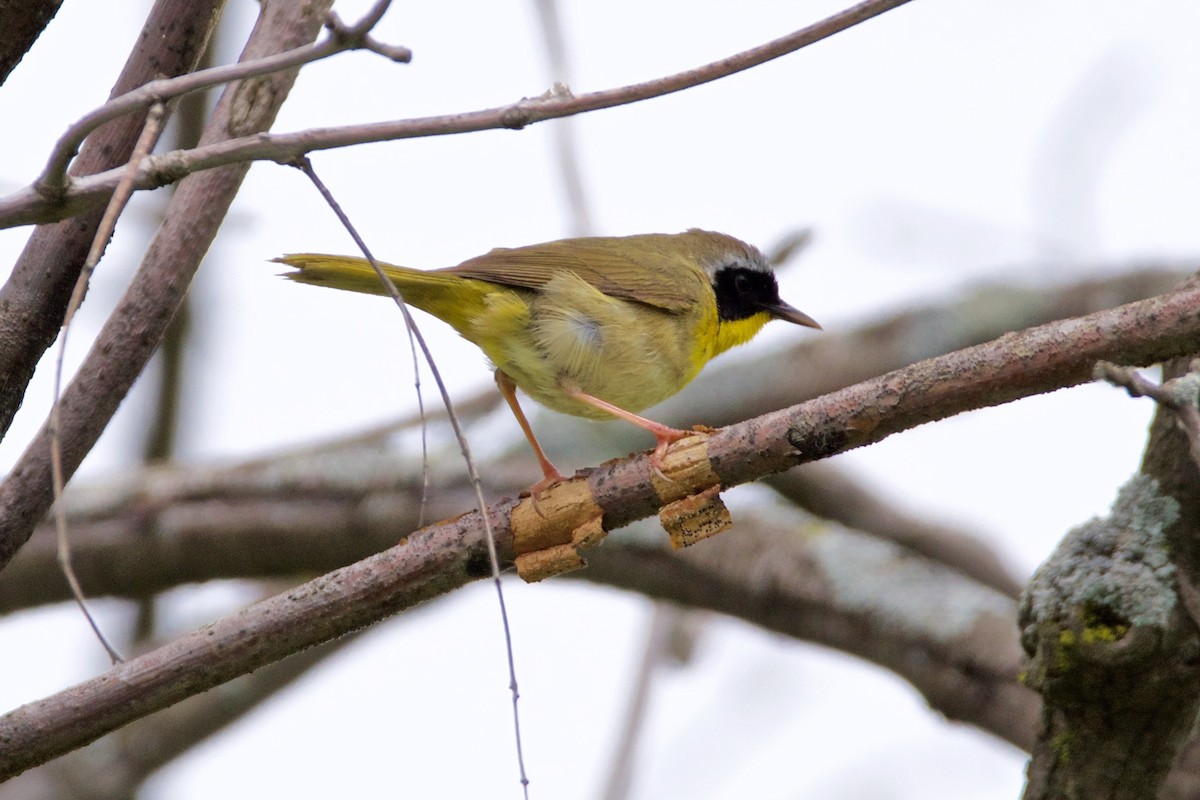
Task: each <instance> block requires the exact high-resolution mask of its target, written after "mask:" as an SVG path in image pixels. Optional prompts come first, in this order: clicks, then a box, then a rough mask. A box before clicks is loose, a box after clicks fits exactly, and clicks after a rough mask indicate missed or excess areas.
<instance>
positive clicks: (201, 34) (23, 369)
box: [0, 0, 224, 435]
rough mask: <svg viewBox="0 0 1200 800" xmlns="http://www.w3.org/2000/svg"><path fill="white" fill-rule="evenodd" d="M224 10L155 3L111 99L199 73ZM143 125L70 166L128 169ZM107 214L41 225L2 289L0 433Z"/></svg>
mask: <svg viewBox="0 0 1200 800" xmlns="http://www.w3.org/2000/svg"><path fill="white" fill-rule="evenodd" d="M223 5H224V3H223V0H155V3H154V7H153V8H152V9H151V10H150V13H149V15H147V17H146V21H145V23H144V25H143V27H142V30H141V32H140V35H139V36H138V37H137V41H138V45H137V47H135V48H134V50H133V52H132V53H131V54H130V56H129V59H128V60H127V61H126V63H125V67H124V68H123V69H122V70H121V74H120V76H119V77H118V78H117V81H116V84H115V86H114V87H113V90H112V96H114V97H116V96H119V95H121V94H124V93H125V92H128V91H130V90H132V89H135V88H136V87H138V86H140V85H141V84H143V83H145V82H146V81H149V80H153V79H155V78H157V77H161V76H163V75H167V76H170V75H178V74H180V73H184V72H188V71H190V70H192V69H194V68H195V66H196V63H197V62H198V61H199V59H200V56H201V53H202V52H203V51H204V48H205V45H206V43H207V41H208V38H209V35H210V33H211V31H212V29H213V27H214V26H215V24H216V20H217V18H218V16H219V12H220V9H221V7H222V6H223ZM167 111H168V114H169V113H170V111H171V109H170V107H168V108H167ZM144 122H145V117H144V115H142V114H137V113H134V114H129V115H127V116H125V117H122V118H121V119H119V120H114V121H113V122H110V123H109V124H107V125H105V126H104V127H103V128H101V129H100V130H98V131H96V132H95V133H93V134H92V135H91V136H89V137H88V138H87V141H85V142H84V145H83V150H82V152H81V153H80V154H79V157H78V158H76V159H75V161H74V163H72V164H71V170H70V172H71V175H72V176H73V177H78V176H80V175H91V174H94V173H97V172H101V171H103V170H107V169H112V168H114V167H120V166H121V165H123V164H126V163H128V161H129V156H130V154H131V153H133V147H134V145H135V144H136V142H137V139H138V137H139V136H140V135H141V131H142V126H143V123H144ZM114 174H115V173H114ZM102 212H103V205H102V204H101V205H99V206H97V207H95V208H94V209H92V210H89V211H87V212H86V213H84V214H81V215H79V216H77V217H75V218H74V219H71V220H68V221H65V222H60V223H56V224H53V225H43V226H41V227H39V228H38V229H37V230H35V231H34V232H33V234H32V235H31V236H30V237H29V241H28V242H26V244H25V249H24V250H23V251H22V253H21V256H20V258H18V259H17V262H16V263H15V264H14V265H13V269H12V273H11V275H10V276H9V278H8V280H7V281H6V282H5V283H4V286H3V288H0V308H3V309H4V314H0V375H3V376H4V380H2V381H0V435H3V433H4V432H5V431H7V430H8V428H9V425H10V424H11V423H12V419H13V415H14V414H15V413H16V410H17V408H18V407H20V405H21V399H22V397H23V396H24V394H25V390H26V387H27V386H28V385H29V380H30V378H31V377H32V375H33V371H34V368H35V367H36V366H37V363H38V362H39V361H40V360H41V358H42V355H43V353H45V351H46V350H47V349H48V348H49V347H50V346H51V345H52V344H53V343H54V339H55V337H56V336H57V335H58V332H59V327H60V325H61V323H62V318H63V312H64V311H65V309H66V307H67V301H68V299H69V298H70V295H71V290H72V289H73V288H74V286H75V282H76V279H77V278H78V276H79V270H80V268H81V267H82V265H83V260H84V258H86V257H87V253H88V250H89V249H91V246H92V242H93V240H94V239H95V233H96V228H97V227H98V226H99V225H100V218H101V215H102Z"/></svg>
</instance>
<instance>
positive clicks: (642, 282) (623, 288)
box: [275, 229, 821, 500]
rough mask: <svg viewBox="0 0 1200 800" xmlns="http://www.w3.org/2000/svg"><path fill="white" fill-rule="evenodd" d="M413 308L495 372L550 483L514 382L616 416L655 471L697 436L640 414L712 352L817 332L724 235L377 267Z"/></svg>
mask: <svg viewBox="0 0 1200 800" xmlns="http://www.w3.org/2000/svg"><path fill="white" fill-rule="evenodd" d="M275 260H276V261H278V262H280V263H283V264H287V265H288V266H290V267H295V269H296V271H295V272H289V273H287V274H286V275H285V277H287V278H290V279H291V280H294V281H298V282H300V283H310V284H314V285H317V286H330V287H333V288H335V289H345V290H348V291H352V292H366V293H369V294H386V293H387V292H386V289H385V288H384V287H383V286H382V285H381V282H380V280H379V277H378V276H377V275H376V274H375V271H374V270H373V269H372V268H371V265H370V263H368V262H367V261H366V260H365V259H362V258H353V257H350V256H332V255H317V254H311V253H300V254H295V255H288V256H283V257H282V258H277V259H275ZM381 266H382V268H383V271H384V273H385V274H386V275H387V276H388V278H389V280H391V281H392V283H393V284H395V286H396V288H397V289H398V290H399V292H400V294H401V296H402V297H403V298H404V300H405V302H407V303H409V304H410V305H413V306H416V307H417V308H419V309H421V310H422V311H426V312H428V313H430V314H432V315H433V316H435V317H438V318H439V319H442V320H444V321H445V322H448V323H449V324H450V325H451V326H452V327H453V328H454V329H455V330H456V331H458V332H459V333H460V334H461V335H462V336H463V337H464V338H465V339H467V340H468V341H470V342H472V343H473V344H475V345H477V346H478V347H479V349H481V350H482V351H483V352H484V354H485V355H487V357H488V359H489V360H490V361H491V362H492V364H493V365H494V366H495V368H496V385H497V386H498V387H499V389H500V393H501V394H502V395H503V396H504V399H505V400H506V401H507V402H508V405H509V407H510V408H511V409H512V412H513V415H514V416H515V417H516V418H517V422H518V424H520V426H521V430H522V431H524V433H525V437H526V438H527V439H528V440H529V444H530V445H531V446H532V447H533V451H534V453H535V454H536V455H537V458H538V461H539V463H540V464H541V467H542V472H543V474H544V475H545V479H544V480H543V481H541V482H539V483H538V484H536V485H535V486H534V487H533V496H534V498H535V500H536V498H537V497H538V495H539V493H540V492H541V490H542V489H544V488H546V487H547V486H549V485H550V484H552V483H555V482H557V481H560V480H563V475H562V474H561V473H560V472H559V471H558V470H557V469H555V468H554V465H553V464H551V463H550V461H549V460H548V459H547V458H546V454H545V453H544V452H542V448H541V445H539V444H538V441H537V438H536V437H535V436H534V435H533V430H532V429H531V428H530V426H529V422H528V420H526V418H525V414H524V413H523V412H522V411H521V407H520V405H519V404H518V403H517V396H516V391H515V389H516V388H517V387H520V388H521V389H522V390H523V391H524V392H525V393H526V394H528V395H529V396H530V397H532V398H533V399H534V400H537V401H538V402H539V403H541V404H542V405H544V406H548V407H549V408H552V409H554V410H556V411H561V412H563V413H566V414H574V415H576V416H580V417H590V418H592V419H610V418H612V417H619V418H620V419H624V420H627V421H629V422H632V423H633V424H634V425H637V426H639V427H641V428H644V429H645V430H647V431H649V432H650V433H651V434H653V436H654V438H655V440H656V442H657V445H656V447H655V449H654V454H653V455H652V456H651V466H652V467H653V468H654V469H655V470H657V471H659V472H661V469H660V467H661V464H662V458H663V456H664V455H665V454H666V451H667V447H668V446H669V445H670V444H671V443H672V442H675V441H678V440H679V439H682V438H684V437H685V436H688V435H689V432H688V431H682V430H677V429H675V428H670V427H667V426H666V425H663V424H661V423H658V422H654V421H652V420H648V419H646V418H644V417H640V416H638V415H637V414H635V413H634V412H635V411H640V410H642V409H643V408H647V407H648V406H652V405H654V404H655V403H658V402H660V401H662V400H665V399H666V398H668V397H670V396H671V395H673V394H675V393H676V392H678V391H679V390H680V389H682V388H683V387H684V386H686V385H687V384H688V382H689V381H691V380H692V378H694V377H696V374H697V373H698V372H700V370H701V368H703V367H704V365H705V364H707V363H708V361H709V359H711V358H713V356H716V355H718V354H719V353H723V352H725V351H726V350H728V349H729V348H731V347H734V346H736V345H739V344H743V343H744V342H747V341H749V340H750V339H752V338H753V337H754V336H755V334H757V333H758V332H759V330H761V329H762V327H763V326H764V325H766V324H767V322H769V321H770V320H772V319H782V320H786V321H788V322H793V323H795V324H797V325H805V326H807V327H810V328H820V327H821V326H820V325H818V324H817V323H816V321H815V320H813V318H812V317H810V316H808V315H807V314H805V313H804V312H802V311H798V310H796V309H795V308H792V307H791V306H790V305H788V304H787V303H785V302H783V301H782V300H780V299H779V287H778V284H777V283H776V281H775V274H774V272H772V270H771V266H770V264H769V263H768V262H767V259H766V258H765V257H764V256H763V254H762V253H760V252H759V251H758V250H757V249H756V248H754V247H752V246H750V245H748V244H746V243H745V242H742V241H739V240H738V239H735V238H733V237H732V236H726V235H725V234H723V233H712V232H709V231H702V230H695V229H693V230H689V231H687V232H685V233H678V234H661V233H649V234H642V235H638V236H620V237H592V238H582V239H562V240H559V241H555V242H546V243H545V244H535V245H530V246H528V247H515V248H497V249H495V250H492V251H491V252H490V253H487V254H486V255H482V256H478V257H476V258H472V259H470V260H467V261H464V262H463V263H461V264H459V265H458V266H456V267H447V268H445V269H438V270H431V271H422V270H416V269H410V268H408V267H396V266H391V265H387V264H382V265H381Z"/></svg>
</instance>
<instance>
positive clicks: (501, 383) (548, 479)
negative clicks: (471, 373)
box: [496, 370, 566, 514]
mask: <svg viewBox="0 0 1200 800" xmlns="http://www.w3.org/2000/svg"><path fill="white" fill-rule="evenodd" d="M496 387H497V388H498V389H499V390H500V395H501V396H502V397H503V398H504V400H505V402H507V403H508V407H509V408H510V409H512V413H513V416H514V417H516V418H517V424H518V425H520V426H521V432H522V433H524V434H525V438H526V439H528V440H529V446H530V447H532V448H533V454H534V455H535V456H537V460H538V464H540V465H541V467H542V475H543V476H544V477H543V478H542V480H540V481H538V482H537V483H535V484H534V485H533V487H532V488H531V489H530V490H529V491H530V494H531V495H532V496H533V505H534V508H537V499H538V495H539V494H541V493H542V492H543V491H545V490H546V489H548V488H549V487H550V486H552V485H553V484H556V483H558V482H559V481H565V480H566V477H565V476H564V475H563V474H562V473H561V472H559V471H558V470H557V469H556V468H555V466H554V465H553V464H551V463H550V459H548V458H546V453H545V452H544V451H543V450H542V446H541V445H540V444H538V440H537V437H536V436H534V435H533V428H531V427H530V426H529V420H527V419H526V418H525V412H524V411H522V410H521V406H520V404H519V403H518V402H517V385H516V384H515V383H513V381H512V378H510V377H508V376H507V375H505V374H504V373H503V372H501V371H500V370H496ZM538 513H539V514H540V513H541V511H540V509H539V511H538Z"/></svg>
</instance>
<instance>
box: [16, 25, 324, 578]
mask: <svg viewBox="0 0 1200 800" xmlns="http://www.w3.org/2000/svg"><path fill="white" fill-rule="evenodd" d="M287 8H290V6H289V5H288V4H277V3H272V4H270V5H269V6H268V7H267V11H266V12H265V13H264V16H262V17H260V18H259V22H258V25H257V26H256V27H255V31H254V33H253V34H252V35H251V38H250V41H249V42H248V43H247V45H246V49H245V50H244V51H243V58H257V57H259V56H260V55H263V54H265V53H270V52H274V51H277V50H279V49H282V48H289V47H295V46H296V45H298V44H300V43H301V42H304V41H309V40H311V39H312V38H313V37H314V36H316V34H317V32H318V31H319V30H320V27H321V25H322V23H323V21H324V19H323V18H324V15H325V13H326V12H327V10H328V5H325V6H320V5H319V4H317V5H306V6H304V7H302V10H303V11H305V12H307V13H301V10H300V9H293V10H292V12H291V13H292V14H295V15H296V16H295V17H290V16H287V15H286V14H285V13H284V9H287ZM294 80H295V72H278V73H273V74H272V75H268V76H262V77H258V78H254V79H251V80H248V81H243V82H241V83H238V84H236V85H233V86H230V87H228V88H227V89H226V91H225V92H224V94H223V95H222V96H221V100H220V102H219V103H218V104H217V108H216V109H215V110H214V112H213V116H212V119H211V121H210V123H209V126H208V128H207V129H206V131H205V133H204V136H203V137H202V142H207V143H211V142H215V141H220V140H222V139H224V138H226V137H227V136H230V135H242V134H248V133H251V132H254V131H259V130H263V129H265V128H267V127H269V126H270V125H271V123H272V121H273V120H274V118H275V114H276V112H277V111H278V109H279V106H280V105H282V103H283V101H284V99H286V97H287V95H288V91H289V90H290V89H291V85H292V82H293V81H294ZM248 169H249V164H240V165H236V166H231V167H227V168H225V169H222V170H215V171H212V172H208V173H205V174H203V175H196V176H194V177H193V176H190V177H189V180H186V181H184V182H182V183H181V184H180V186H179V188H178V190H177V191H176V193H175V195H174V196H173V197H172V198H171V201H170V204H169V205H168V207H167V212H166V215H165V219H164V221H163V224H162V226H161V227H160V228H159V230H158V233H157V234H156V235H155V237H154V240H153V241H152V242H151V244H150V247H149V248H148V249H147V251H146V254H145V256H144V258H143V260H142V263H141V266H140V267H139V268H138V271H137V274H136V275H135V276H134V278H133V282H132V284H131V285H130V287H129V289H128V290H127V291H126V293H125V295H124V296H123V297H122V298H121V301H120V302H119V303H118V305H117V307H116V309H115V310H114V311H113V313H112V315H111V316H110V317H109V319H108V321H107V322H106V323H105V325H104V328H103V329H102V330H101V331H100V334H99V336H98V337H97V339H96V343H95V345H94V346H93V348H92V351H91V352H90V353H89V354H88V356H87V358H86V360H85V361H84V363H83V365H82V366H81V367H80V369H79V372H78V373H77V375H76V378H75V380H74V381H73V382H72V383H71V385H70V387H68V389H67V390H66V392H64V393H63V396H62V401H61V404H60V409H61V414H60V420H61V423H62V429H61V430H62V443H63V449H62V461H63V472H64V474H65V475H66V476H68V477H69V476H70V475H71V474H73V473H74V471H75V469H76V468H77V467H78V466H79V463H80V462H81V461H82V460H83V457H84V456H85V455H86V454H87V453H88V451H89V450H91V448H92V445H93V444H94V443H95V441H96V440H97V439H98V438H99V436H100V433H101V432H102V431H103V430H104V428H105V427H106V426H107V425H108V422H109V420H110V419H111V418H112V415H113V413H114V412H115V411H116V409H117V406H118V405H119V404H120V402H121V400H122V399H123V398H124V397H125V394H126V392H127V391H128V390H129V387H130V386H132V385H133V382H134V380H135V379H136V378H137V376H138V375H139V374H140V373H141V371H142V369H143V368H144V367H145V364H146V362H147V361H148V360H149V359H150V355H151V354H152V353H153V352H154V348H155V347H157V346H158V343H159V341H160V340H161V339H162V336H163V333H164V331H165V330H166V328H167V325H168V324H169V323H170V321H171V318H172V317H173V316H174V314H175V311H176V310H177V309H178V307H179V304H180V303H181V302H182V300H183V296H184V293H185V292H186V291H187V287H188V284H189V281H190V279H191V276H192V275H193V274H194V272H195V270H196V269H197V267H198V266H199V264H200V260H201V259H202V258H203V257H204V254H205V253H206V252H207V251H208V247H209V245H210V244H211V242H212V240H213V237H215V236H216V233H217V230H218V228H219V227H220V225H221V221H222V220H223V219H224V216H225V213H226V211H227V210H228V208H229V204H230V203H232V202H233V198H234V195H235V194H236V193H237V191H238V188H239V187H240V186H241V182H242V179H243V178H244V177H245V174H246V171H247V170H248ZM49 456H50V434H49V431H48V429H47V427H46V426H43V428H42V430H41V431H40V432H39V433H38V435H37V436H36V437H35V438H34V440H33V442H32V443H31V444H30V445H29V447H28V448H27V449H26V450H25V452H24V453H23V454H22V456H21V458H20V460H19V461H18V462H17V465H16V466H15V467H14V468H13V471H12V472H11V473H10V474H9V476H8V477H7V479H6V480H5V481H4V482H3V483H2V484H0V514H2V515H3V521H2V522H0V568H2V567H3V566H4V565H5V564H7V563H8V561H9V560H10V559H11V558H12V556H13V554H14V553H16V551H17V549H18V548H20V547H21V545H22V544H24V543H25V540H26V539H28V538H29V534H30V532H31V531H32V530H33V526H34V525H36V524H37V522H38V521H39V520H41V518H42V517H43V516H44V515H45V513H46V510H47V509H48V508H49V507H50V501H51V493H50V492H49V491H48V489H49V486H50V483H49V481H50V457H49Z"/></svg>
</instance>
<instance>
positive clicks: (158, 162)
mask: <svg viewBox="0 0 1200 800" xmlns="http://www.w3.org/2000/svg"><path fill="white" fill-rule="evenodd" d="M907 2H909V0H865V2H862V3H859V4H858V5H855V6H852V7H850V8H848V9H846V10H845V11H842V12H839V13H837V14H834V15H833V16H831V17H828V18H826V19H824V20H822V21H821V22H818V23H816V24H813V25H810V26H808V27H806V28H802V29H800V30H798V31H795V32H794V33H791V34H789V35H787V36H784V37H782V38H779V39H776V40H774V41H771V42H768V43H766V44H764V45H760V46H759V47H755V48H751V49H750V50H746V51H743V52H741V53H738V54H736V55H733V56H730V57H729V58H725V59H722V60H720V61H715V62H713V63H711V64H706V65H704V66H702V67H697V68H695V69H691V70H687V71H684V72H680V73H676V74H674V75H669V76H666V77H663V78H657V79H655V80H650V81H646V82H644V83H638V84H633V85H630V86H624V87H620V88H615V89H607V90H603V91H599V92H591V93H588V94H583V95H579V96H574V95H571V94H569V93H568V94H564V93H562V92H553V91H552V92H549V93H547V94H546V95H543V96H541V97H535V98H526V99H523V100H520V101H518V102H516V103H511V104H509V105H506V106H500V107H498V108H490V109H484V110H482V111H474V112H465V113H460V114H449V115H443V116H436V117H425V118H419V119H410V120H398V121H393V122H376V123H370V124H365V125H348V126H344V127H339V128H313V129H311V130H307V131H301V132H299V133H288V134H259V135H254V136H244V137H241V138H240V139H230V140H228V141H224V142H219V143H211V144H207V145H202V146H200V147H198V148H195V149H193V150H188V151H183V152H178V151H177V152H172V153H164V154H162V155H160V156H155V157H153V158H152V159H150V161H149V162H148V163H147V164H146V168H145V170H144V171H143V172H142V174H140V175H139V177H138V183H137V188H139V189H151V188H157V187H159V186H165V185H166V184H168V183H172V182H174V181H177V180H179V179H180V178H181V177H182V176H184V175H189V174H192V173H194V172H199V171H201V170H207V169H212V168H214V167H220V166H227V165H230V164H240V163H245V162H248V161H275V162H278V163H281V164H288V163H291V162H293V161H295V160H296V159H297V158H299V157H300V156H303V155H306V154H310V153H312V152H314V151H317V150H328V149H332V148H337V147H348V146H350V145H355V144H366V143H368V142H385V141H395V140H399V139H413V138H420V137H426V136H444V135H447V134H453V133H468V132H472V131H481V130H494V129H497V128H509V129H514V130H515V129H520V128H524V127H525V126H527V125H532V124H534V123H537V122H542V121H544V120H548V119H556V118H559V117H567V116H572V115H575V114H582V113H584V112H587V111H596V110H599V109H602V108H612V107H614V106H620V105H627V104H629V103H635V102H638V101H641V100H648V99H650V98H653V97H661V96H663V95H666V94H671V93H673V92H678V91H682V90H684V89H689V88H691V87H694V86H699V85H701V84H704V83H710V82H712V81H715V80H718V79H720V78H724V77H727V76H729V75H733V74H735V73H737V72H742V71H744V70H747V69H750V68H752V67H756V66H758V65H759V64H763V63H765V62H767V61H771V60H772V59H776V58H779V57H781V56H784V55H787V54H788V53H791V52H794V51H796V50H799V49H800V48H802V47H806V46H807V45H810V44H813V43H814V42H818V41H820V40H822V39H825V38H828V37H829V36H832V35H833V34H835V33H839V32H841V31H843V30H846V29H847V28H850V27H852V26H854V25H857V24H858V23H860V22H865V21H866V20H868V19H871V18H872V17H876V16H878V15H880V14H882V13H884V12H885V11H889V10H891V9H893V8H896V7H897V6H900V5H903V4H904V3H907ZM115 183H116V176H115V175H112V174H109V173H105V174H104V175H97V176H94V177H90V178H86V179H82V180H79V181H73V182H72V184H71V185H70V186H69V187H67V189H66V191H65V192H63V193H62V195H61V196H58V197H55V199H54V201H53V202H51V201H48V200H47V199H46V198H45V197H43V196H41V194H39V192H38V191H37V190H36V188H35V187H27V188H25V189H22V190H19V191H17V192H15V193H13V194H11V195H9V196H7V197H4V198H0V228H5V227H13V226H16V225H28V224H29V223H33V222H46V221H50V220H56V219H62V218H64V217H67V216H71V215H73V214H76V213H79V211H80V210H82V209H84V208H87V207H89V206H91V205H94V204H97V203H101V202H103V201H104V200H105V199H106V198H107V196H108V195H109V194H111V192H112V190H113V187H114V186H115Z"/></svg>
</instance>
